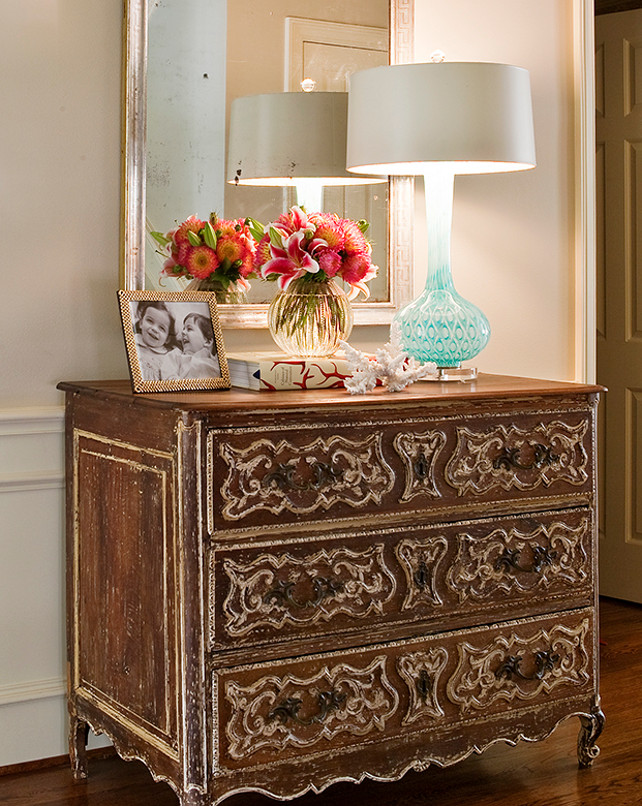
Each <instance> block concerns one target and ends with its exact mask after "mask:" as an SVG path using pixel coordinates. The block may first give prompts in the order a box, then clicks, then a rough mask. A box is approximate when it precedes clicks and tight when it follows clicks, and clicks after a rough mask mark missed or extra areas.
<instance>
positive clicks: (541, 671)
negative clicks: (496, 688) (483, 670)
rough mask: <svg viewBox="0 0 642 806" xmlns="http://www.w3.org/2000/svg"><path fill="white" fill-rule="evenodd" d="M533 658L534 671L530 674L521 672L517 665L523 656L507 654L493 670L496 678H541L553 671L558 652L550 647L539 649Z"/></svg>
mask: <svg viewBox="0 0 642 806" xmlns="http://www.w3.org/2000/svg"><path fill="white" fill-rule="evenodd" d="M534 658H535V671H534V672H533V673H532V674H523V673H522V671H521V670H520V668H519V665H520V663H521V662H522V661H523V660H524V658H522V657H521V655H509V656H508V657H507V658H506V659H505V660H504V661H502V663H501V665H500V666H499V668H498V669H497V670H496V671H495V677H496V678H497V679H498V680H499V679H501V678H502V677H505V678H506V679H507V680H512V679H513V678H514V677H518V678H520V680H542V679H543V678H544V677H545V676H546V675H547V674H548V673H550V672H552V671H553V669H554V668H555V664H556V663H557V662H558V661H559V660H560V656H559V654H558V653H557V652H553V650H552V649H544V650H540V651H539V652H536V653H535V655H534Z"/></svg>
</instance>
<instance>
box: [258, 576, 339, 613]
mask: <svg viewBox="0 0 642 806" xmlns="http://www.w3.org/2000/svg"><path fill="white" fill-rule="evenodd" d="M295 584H296V583H294V582H290V581H288V580H284V579H280V580H278V582H277V583H276V585H275V586H274V587H273V588H271V589H270V590H269V591H268V592H267V593H266V594H265V595H264V597H263V601H264V602H276V603H277V604H283V605H288V606H289V607H292V608H294V609H295V610H305V609H306V608H308V607H318V606H319V605H320V604H321V602H322V601H323V600H324V599H327V598H329V597H330V596H336V594H337V593H341V591H342V590H343V589H344V584H343V582H341V580H340V579H331V578H329V577H315V578H314V579H313V580H312V591H313V594H312V597H311V598H310V599H306V600H305V601H299V600H298V599H297V598H296V597H295V595H294V587H295Z"/></svg>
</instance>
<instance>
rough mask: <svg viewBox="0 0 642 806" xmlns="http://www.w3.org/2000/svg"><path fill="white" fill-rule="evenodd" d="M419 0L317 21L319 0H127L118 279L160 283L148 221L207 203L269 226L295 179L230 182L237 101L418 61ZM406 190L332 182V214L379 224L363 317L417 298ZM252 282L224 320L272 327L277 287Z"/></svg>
mask: <svg viewBox="0 0 642 806" xmlns="http://www.w3.org/2000/svg"><path fill="white" fill-rule="evenodd" d="M413 3H414V0H360V2H356V3H345V2H343V0H332V1H331V2H329V3H326V4H324V7H323V16H324V18H325V19H323V20H320V19H318V16H319V15H318V4H317V3H316V2H315V0H296V2H295V0H278V1H277V0H274V2H272V3H270V4H269V5H268V4H266V3H265V1H264V0H234V1H233V2H227V0H127V2H126V42H125V45H126V47H125V65H124V69H125V83H124V86H125V95H124V102H125V109H124V116H125V125H124V149H123V153H124V189H123V207H124V210H123V213H124V215H123V221H124V233H123V236H124V237H123V255H122V276H121V285H122V286H123V287H124V288H127V289H130V290H137V289H145V288H147V289H149V288H154V287H156V288H158V287H160V286H159V284H158V283H159V280H160V270H161V268H162V262H163V261H162V257H161V256H160V255H159V254H158V253H157V244H156V242H155V241H154V240H153V238H152V237H151V235H150V232H151V231H152V230H159V231H161V232H163V231H167V230H169V229H171V228H173V227H174V226H175V225H176V221H177V220H178V221H180V220H183V219H184V218H186V217H187V216H188V215H191V214H196V215H199V216H201V217H206V216H207V215H209V213H210V212H216V213H217V214H218V215H219V216H220V217H223V218H236V217H239V216H245V215H251V216H252V217H254V218H257V219H258V220H259V221H262V222H263V223H268V222H269V221H270V220H273V219H274V218H276V217H277V215H278V214H279V213H280V212H284V211H285V210H286V209H287V208H288V207H289V206H291V205H292V204H293V203H295V202H296V196H295V195H294V193H295V191H293V189H292V188H256V187H246V186H238V187H236V186H234V185H231V184H229V183H228V182H227V181H226V180H227V178H228V177H227V176H226V162H225V161H226V150H227V144H228V143H227V140H228V138H229V112H230V106H231V104H232V101H233V99H234V98H236V97H242V96H245V95H254V94H259V93H272V92H283V91H295V90H297V89H298V86H297V85H298V84H300V81H301V79H302V78H312V79H313V81H315V82H316V89H317V90H320V91H345V90H346V89H347V78H348V76H349V74H350V73H351V72H354V71H355V70H357V69H363V68H366V67H369V66H375V65H377V64H380V63H382V62H383V63H385V62H388V61H390V62H391V63H393V64H394V63H402V62H406V61H410V60H411V58H412V25H413V19H412V17H413ZM315 12H317V13H315ZM382 114H385V111H384V110H382ZM412 191H413V188H412V180H410V179H405V178H394V179H391V180H390V182H389V183H384V184H379V185H365V186H356V187H355V188H327V189H325V191H324V193H325V194H326V195H325V197H324V208H325V209H326V210H332V211H333V212H338V213H339V214H342V215H345V216H346V217H350V218H355V219H359V218H366V219H368V220H369V221H370V222H371V229H370V231H369V233H368V235H369V238H370V240H371V241H372V243H373V258H374V262H375V263H376V264H377V265H378V266H379V276H378V278H377V279H376V280H375V281H373V283H372V284H371V285H372V288H371V291H372V294H371V298H370V299H369V300H368V301H365V302H363V301H359V300H357V301H356V302H355V303H353V307H354V312H355V323H356V324H387V323H389V322H390V320H391V318H392V315H393V313H394V311H395V310H396V309H397V308H398V307H400V306H401V305H403V304H405V303H406V302H407V301H409V299H410V298H411V295H412V271H411V267H412V210H413V193H412ZM168 282H170V283H171V282H172V281H168V280H165V281H164V286H163V287H164V288H165V289H166V290H167V289H168V285H167V283H168ZM253 286H254V287H253V290H252V291H251V293H250V295H249V297H248V300H247V302H246V303H244V304H234V305H221V306H219V310H220V316H221V321H222V323H223V324H224V325H226V326H228V327H229V326H231V327H264V326H265V325H266V314H267V303H268V301H269V296H270V294H271V293H273V289H274V284H272V283H265V282H259V281H258V280H257V281H254V283H253Z"/></svg>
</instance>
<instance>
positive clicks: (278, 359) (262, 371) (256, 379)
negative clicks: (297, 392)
mask: <svg viewBox="0 0 642 806" xmlns="http://www.w3.org/2000/svg"><path fill="white" fill-rule="evenodd" d="M227 364H228V367H229V370H230V380H231V382H232V386H240V387H242V388H244V389H260V390H265V391H271V392H276V391H279V390H282V389H340V388H343V387H344V385H345V384H344V380H345V379H346V378H350V377H351V376H352V370H351V368H350V366H349V364H348V362H347V361H346V359H345V357H344V356H343V355H337V356H330V357H327V358H296V357H292V356H289V355H285V354H284V353H282V354H279V353H228V355H227Z"/></svg>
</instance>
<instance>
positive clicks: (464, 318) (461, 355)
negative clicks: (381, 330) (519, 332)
mask: <svg viewBox="0 0 642 806" xmlns="http://www.w3.org/2000/svg"><path fill="white" fill-rule="evenodd" d="M393 322H394V323H395V324H397V325H398V326H399V331H400V336H401V344H402V345H403V348H404V350H405V351H406V352H407V353H408V355H410V356H412V357H413V358H414V359H415V360H416V361H419V362H421V363H426V362H427V361H432V362H434V363H435V364H436V365H437V367H438V368H458V367H460V366H461V363H462V361H470V360H471V359H472V358H474V357H475V356H476V355H477V354H478V353H480V352H481V351H482V350H483V349H484V347H485V346H486V345H487V344H488V340H489V338H490V325H489V324H488V319H486V317H485V316H484V314H483V313H482V311H480V310H479V308H478V307H477V306H476V305H473V303H472V302H468V300H466V299H464V298H463V297H462V296H461V295H460V294H458V293H457V291H455V289H454V288H452V287H451V288H426V289H424V291H423V293H422V294H421V295H420V296H419V297H417V299H416V300H414V301H413V302H411V303H410V304H409V305H406V307H405V308H403V309H402V310H401V311H399V313H397V314H396V316H395V318H394V320H393Z"/></svg>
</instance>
